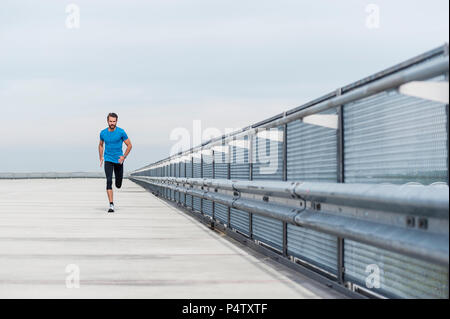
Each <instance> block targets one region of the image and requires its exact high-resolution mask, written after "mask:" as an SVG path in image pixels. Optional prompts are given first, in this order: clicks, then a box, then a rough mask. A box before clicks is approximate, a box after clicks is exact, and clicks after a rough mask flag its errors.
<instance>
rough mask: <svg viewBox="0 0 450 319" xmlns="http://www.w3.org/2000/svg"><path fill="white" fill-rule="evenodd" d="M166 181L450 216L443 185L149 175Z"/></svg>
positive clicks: (408, 212) (154, 178)
mask: <svg viewBox="0 0 450 319" xmlns="http://www.w3.org/2000/svg"><path fill="white" fill-rule="evenodd" d="M142 178H144V179H148V180H153V181H165V182H168V183H178V184H188V185H192V186H195V185H197V186H207V187H213V188H217V189H221V190H229V191H238V192H242V193H249V194H259V195H267V196H277V197H284V198H299V199H304V200H309V201H318V202H322V203H329V204H336V205H343V206H350V207H361V208H367V209H376V210H388V211H392V212H399V213H404V214H418V215H423V214H424V211H425V210H426V216H429V217H438V218H444V219H447V220H448V218H449V196H448V190H449V189H448V187H446V186H417V185H382V184H360V183H355V184H343V183H325V182H283V181H280V182H278V181H246V180H227V179H209V178H173V177H152V176H146V177H143V176H142Z"/></svg>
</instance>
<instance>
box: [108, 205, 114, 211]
mask: <svg viewBox="0 0 450 319" xmlns="http://www.w3.org/2000/svg"><path fill="white" fill-rule="evenodd" d="M108 213H114V204H109V209H108Z"/></svg>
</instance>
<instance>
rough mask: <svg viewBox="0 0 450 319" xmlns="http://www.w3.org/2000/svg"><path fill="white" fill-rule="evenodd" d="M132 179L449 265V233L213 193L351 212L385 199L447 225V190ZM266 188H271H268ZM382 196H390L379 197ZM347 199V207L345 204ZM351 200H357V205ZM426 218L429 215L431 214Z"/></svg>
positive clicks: (404, 210)
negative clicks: (347, 208) (331, 205)
mask: <svg viewBox="0 0 450 319" xmlns="http://www.w3.org/2000/svg"><path fill="white" fill-rule="evenodd" d="M132 179H135V180H138V181H143V182H146V183H149V184H152V185H154V186H159V187H165V188H168V189H171V190H174V191H177V192H180V193H185V194H188V195H192V196H196V197H199V198H203V199H206V200H210V201H214V202H217V203H220V204H224V205H227V206H230V207H232V208H236V209H239V210H243V211H246V212H249V213H254V214H258V215H262V216H266V217H270V218H274V219H277V220H280V221H283V222H287V223H291V224H294V225H297V226H303V227H307V228H310V229H314V230H317V231H321V232H324V233H327V234H331V235H336V236H340V237H343V238H348V239H352V240H357V241H360V242H362V243H366V244H369V245H372V246H375V247H379V248H383V249H387V250H390V251H394V252H398V253H401V254H404V255H408V256H411V257H415V258H420V259H422V260H426V261H429V262H434V263H437V264H441V265H448V264H449V245H448V240H449V237H448V228H447V232H446V233H436V232H427V231H422V230H417V229H414V228H408V227H400V226H398V225H389V224H386V223H381V222H378V221H374V220H364V219H361V218H353V217H349V216H342V215H338V214H335V213H332V212H327V211H326V210H321V211H320V212H318V211H316V210H314V209H310V208H306V206H305V207H303V208H300V207H298V206H297V207H294V206H290V205H283V204H278V203H267V202H264V201H262V200H254V199H249V198H245V197H238V198H236V197H233V196H229V195H225V194H221V193H216V191H215V190H216V189H219V190H225V191H230V190H232V189H234V190H235V191H242V192H247V193H253V194H270V195H271V196H280V195H281V197H283V198H286V196H287V195H289V194H290V195H296V196H298V197H300V198H303V199H307V200H313V201H315V200H320V201H322V202H324V203H334V204H344V205H346V206H353V207H364V208H369V207H370V208H375V207H376V208H377V210H379V209H380V207H379V206H380V205H381V203H382V201H383V198H385V199H386V203H385V205H384V207H385V208H388V207H390V206H389V205H391V204H392V205H393V207H397V208H398V207H400V206H399V205H400V204H401V203H402V202H403V204H404V205H405V208H404V209H403V213H419V212H421V213H422V216H423V213H424V211H423V210H424V209H426V211H427V212H428V211H431V212H432V215H433V217H436V216H437V217H439V218H443V219H445V220H447V223H448V203H449V198H448V188H446V187H433V186H423V187H417V186H402V185H376V184H334V185H336V186H339V188H340V187H342V186H346V187H345V189H341V190H340V191H339V192H338V193H335V191H334V190H333V189H327V188H326V187H325V188H323V185H324V184H330V185H331V183H305V184H306V185H309V186H311V187H305V186H304V185H303V186H302V184H303V183H290V182H276V183H275V182H267V181H258V182H256V181H253V182H247V181H242V183H241V184H240V181H227V182H221V181H219V180H215V181H214V180H208V179H191V178H171V177H132ZM244 185H245V186H244ZM266 185H267V186H268V187H267V188H265V186H266ZM275 185H278V187H275ZM283 185H284V188H283ZM194 186H210V187H212V188H214V190H212V191H210V190H209V189H208V188H207V189H200V188H197V187H196V188H194ZM361 187H363V188H361ZM264 189H265V191H264ZM335 190H336V191H337V190H338V189H337V188H336V189H335ZM394 190H395V191H394ZM383 191H384V192H388V193H385V194H384V195H385V196H381V194H382V192H383ZM389 195H392V196H389ZM427 198H428V199H427ZM343 199H344V200H345V202H343V201H342V200H343ZM353 199H355V202H354V201H353ZM365 203H366V204H365ZM427 216H429V215H428V214H427Z"/></svg>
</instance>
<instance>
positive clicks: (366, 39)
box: [0, 0, 449, 172]
mask: <svg viewBox="0 0 450 319" xmlns="http://www.w3.org/2000/svg"><path fill="white" fill-rule="evenodd" d="M70 3H74V4H76V5H77V6H78V8H79V9H80V15H79V17H80V20H79V22H80V23H79V28H68V27H67V24H66V22H67V21H66V20H67V19H68V16H69V15H70V14H71V13H73V11H70V12H69V13H66V6H67V5H68V4H70ZM370 3H373V4H376V5H377V6H378V8H379V27H378V28H368V27H367V23H366V22H367V18H368V16H369V15H370V14H371V13H368V12H366V7H367V5H368V4H370ZM448 7H449V1H448V0H428V1H423V0H418V1H411V0H408V1H406V0H404V1H403V0H402V1H400V0H396V1H362V0H360V1H357V0H346V1H333V0H328V1H324V0H320V1H318V0H315V1H312V0H311V1H300V0H296V1H293V0H291V1H287V0H277V1H275V0H272V1H265V0H254V1H253V0H251V1H247V0H239V1H237V0H226V1H223V0H152V1H142V0H139V1H137V0H136V1H132V0H126V1H125V0H123V1H112V0H108V1H106V0H101V1H100V0H95V1H93V0H83V1H82V0H74V1H72V2H70V1H67V2H65V1H61V0H54V1H50V0H48V1H45V0H41V1H36V0H32V1H31V0H30V1H23V0H11V1H10V0H2V1H1V5H0V46H1V47H0V109H1V123H0V136H1V137H2V139H1V142H0V145H1V146H2V155H1V160H0V163H1V166H0V171H3V172H26V171H99V170H101V169H100V167H99V161H98V150H97V147H98V140H99V132H100V130H102V129H103V128H105V127H106V115H107V113H109V112H116V113H118V114H119V122H118V126H120V127H122V128H123V129H125V131H126V132H127V133H128V136H129V137H130V139H131V141H132V143H133V146H134V148H133V151H132V153H131V155H130V157H129V158H128V159H127V162H126V170H133V169H136V168H139V167H141V166H143V165H146V164H149V163H150V162H154V161H157V160H159V159H162V158H164V157H167V156H168V155H169V151H170V148H171V147H172V145H173V144H175V142H176V141H171V140H170V133H171V131H172V130H173V129H175V128H177V127H184V128H186V129H188V130H189V131H191V132H192V125H193V120H201V121H202V122H201V123H202V127H203V128H208V127H216V128H218V129H219V130H221V131H222V132H223V131H224V129H225V128H235V129H237V128H240V127H243V126H247V125H249V124H252V123H255V122H257V121H260V120H263V119H265V118H267V117H270V116H272V115H275V114H278V113H280V112H283V111H285V110H288V109H291V108H293V107H296V106H298V105H301V104H303V103H306V102H308V101H309V100H312V99H314V98H317V97H319V96H321V95H323V94H326V93H328V92H330V91H332V90H335V89H336V88H338V87H340V86H343V85H345V84H348V83H351V82H354V81H356V80H358V79H360V78H362V77H365V76H367V75H370V74H372V73H374V72H377V71H380V70H381V69H384V68H386V67H389V66H391V65H394V64H396V63H399V62H402V61H403V60H406V59H408V58H410V57H412V56H415V55H418V54H420V53H423V52H425V51H428V50H430V49H433V48H435V47H437V46H440V45H442V44H444V42H448V38H449V31H448V29H449V15H448V10H449V8H448ZM70 21H72V22H73V20H70ZM371 21H373V20H371ZM71 26H74V25H73V24H72V25H71Z"/></svg>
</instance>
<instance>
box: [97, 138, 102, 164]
mask: <svg viewBox="0 0 450 319" xmlns="http://www.w3.org/2000/svg"><path fill="white" fill-rule="evenodd" d="M98 155H99V157H100V167H101V166H102V164H103V141H102V140H100V143H98Z"/></svg>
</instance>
